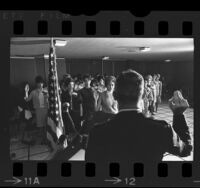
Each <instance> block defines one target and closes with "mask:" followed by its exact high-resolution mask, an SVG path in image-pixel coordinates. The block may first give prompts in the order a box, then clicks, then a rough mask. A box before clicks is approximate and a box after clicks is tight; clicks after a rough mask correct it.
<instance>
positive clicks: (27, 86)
mask: <svg viewBox="0 0 200 188" xmlns="http://www.w3.org/2000/svg"><path fill="white" fill-rule="evenodd" d="M24 89H25V92H26V93H28V92H29V85H28V84H26V85H25V88H24Z"/></svg>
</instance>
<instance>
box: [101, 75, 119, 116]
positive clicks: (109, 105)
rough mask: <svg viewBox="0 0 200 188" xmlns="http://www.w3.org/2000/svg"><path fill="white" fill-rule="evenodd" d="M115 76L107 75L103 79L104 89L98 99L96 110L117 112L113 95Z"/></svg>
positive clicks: (116, 104)
mask: <svg viewBox="0 0 200 188" xmlns="http://www.w3.org/2000/svg"><path fill="white" fill-rule="evenodd" d="M115 81H116V79H115V77H114V76H109V77H107V78H106V80H105V86H106V91H104V92H102V93H101V94H100V96H99V99H98V105H97V108H98V110H102V111H103V112H105V113H111V114H117V113H118V103H117V101H116V100H115V99H114V97H113V92H114V89H115Z"/></svg>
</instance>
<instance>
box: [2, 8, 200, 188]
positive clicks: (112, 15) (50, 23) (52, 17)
mask: <svg viewBox="0 0 200 188" xmlns="http://www.w3.org/2000/svg"><path fill="white" fill-rule="evenodd" d="M199 20H200V12H152V13H150V15H148V16H146V17H141V18H138V17H135V16H133V15H132V14H131V13H130V12H128V11H123V12H120V11H118V12H117V11H116V12H110V11H105V12H103V11H102V12H100V13H98V14H97V15H95V16H71V15H68V14H62V13H60V12H56V11H55V12H44V11H43V12H41V11H36V12H33V11H32V12H24V11H14V12H13V11H8V12H0V23H1V27H2V29H1V32H2V35H5V36H6V37H8V39H9V37H27V36H28V37H30V36H33V37H48V36H57V37H151V38H153V37H167V38H168V37H177V38H181V37H194V38H195V40H194V43H195V51H200V46H199V44H200V39H199V38H198V36H200V22H199ZM2 44H6V45H7V43H6V42H2ZM194 59H195V60H197V59H200V53H195V54H194ZM195 67H196V68H197V69H198V67H197V65H195ZM197 69H196V70H197ZM197 76H198V74H195V80H196V81H197ZM196 85H197V84H196ZM196 100H197V101H196ZM195 101H196V102H197V104H199V103H200V101H199V99H198V98H196V99H195ZM199 113H200V112H199V108H196V107H195V116H194V120H195V121H194V122H197V121H198V114H199ZM194 129H195V130H194V132H195V135H194V137H195V138H194V140H195V148H194V150H195V161H194V162H191V163H190V162H188V163H176V162H173V163H170V162H169V163H159V164H156V165H150V166H154V171H153V172H149V171H148V166H149V165H144V164H142V163H135V164H131V165H130V164H129V166H123V165H120V164H118V163H111V164H108V165H107V166H106V167H105V168H103V170H102V167H101V166H98V164H97V165H96V164H94V163H81V162H75V163H74V162H72V163H68V162H65V163H61V164H59V163H60V162H55V163H53V162H52V163H51V162H35V161H29V162H27V161H24V162H12V161H10V160H9V159H8V164H9V165H6V162H5V163H4V165H3V167H4V168H5V169H6V168H7V169H9V170H8V171H9V172H11V171H12V172H11V173H10V174H12V175H13V176H14V177H19V178H21V177H24V176H26V177H30V176H31V177H33V176H37V177H52V178H53V177H54V175H55V174H56V175H57V176H58V177H64V178H65V179H67V181H68V183H69V182H70V181H71V180H70V179H71V178H74V179H73V180H72V181H71V184H65V185H73V184H77V185H79V184H80V185H83V184H82V183H83V182H84V180H85V179H81V177H83V176H84V177H87V178H89V179H87V180H89V181H90V182H91V184H92V183H93V185H94V183H95V182H94V181H92V179H94V178H99V177H101V176H102V175H104V174H105V173H107V175H108V176H110V177H119V178H121V176H125V175H124V171H126V170H125V168H126V169H129V173H128V174H129V177H132V176H133V177H135V178H137V181H138V178H140V179H141V180H143V179H144V178H146V177H148V178H149V179H148V181H147V182H148V185H151V184H152V185H155V184H157V182H155V181H159V180H160V179H161V180H162V183H163V184H162V183H160V185H167V184H168V185H172V184H171V183H170V181H169V182H167V181H168V180H169V179H170V180H173V181H174V183H175V184H177V185H178V184H179V185H180V184H181V183H182V184H181V185H184V186H187V185H191V183H196V185H199V184H200V177H199V173H196V172H199V164H198V161H197V160H199V159H200V152H196V148H199V147H198V146H199V144H200V143H198V142H196V139H197V140H198V138H199V136H198V135H199V132H198V131H199V130H198V127H197V126H194ZM8 147H9V146H8ZM8 155H9V154H8ZM199 161H200V160H199ZM9 167H10V168H9ZM54 167H57V168H56V169H57V170H55V168H54ZM150 169H152V168H150ZM104 172H105V173H104ZM6 173H7V171H6ZM6 173H5V174H6ZM80 173H81V174H82V176H80V178H77V177H78V175H79V174H80ZM99 174H100V176H99ZM107 175H105V176H107ZM174 175H175V176H174ZM57 176H56V178H57ZM172 176H174V177H172ZM127 177H128V175H127ZM151 177H157V178H158V179H155V181H150V179H151V180H152V178H151ZM163 178H164V179H166V180H163ZM77 179H79V180H77ZM57 180H63V179H57ZM69 180H70V181H69ZM187 180H190V181H187ZM45 181H46V183H45V184H48V181H49V182H50V183H55V182H56V180H54V179H51V178H50V179H46V180H45ZM102 181H103V180H102V179H100V182H101V183H102ZM74 182H76V183H74ZM147 182H145V181H144V182H143V184H144V185H147ZM178 182H179V183H178ZM57 184H58V185H59V184H60V183H57ZM57 184H56V183H55V185H57ZM89 184H90V183H89ZM29 185H30V184H29ZM106 185H108V184H106ZM139 185H142V182H140V184H139ZM173 185H174V184H173Z"/></svg>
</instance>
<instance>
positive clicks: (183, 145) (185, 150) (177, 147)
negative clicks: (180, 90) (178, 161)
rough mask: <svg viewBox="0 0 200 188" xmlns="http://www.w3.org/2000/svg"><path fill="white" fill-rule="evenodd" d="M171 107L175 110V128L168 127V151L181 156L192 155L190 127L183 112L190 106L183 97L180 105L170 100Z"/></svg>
mask: <svg viewBox="0 0 200 188" xmlns="http://www.w3.org/2000/svg"><path fill="white" fill-rule="evenodd" d="M169 106H170V109H171V110H172V112H173V126H172V127H173V128H172V127H171V128H169V129H168V131H167V132H168V133H167V134H168V136H167V137H168V138H166V140H168V142H167V143H168V147H167V148H168V152H169V153H172V154H174V155H179V156H181V157H186V156H188V155H190V153H191V151H192V145H191V137H190V132H189V127H188V126H187V123H186V120H185V117H184V114H183V112H184V111H185V110H186V109H187V107H188V106H189V105H188V103H187V100H185V99H183V100H181V102H180V105H176V104H175V103H173V101H172V100H170V101H169Z"/></svg>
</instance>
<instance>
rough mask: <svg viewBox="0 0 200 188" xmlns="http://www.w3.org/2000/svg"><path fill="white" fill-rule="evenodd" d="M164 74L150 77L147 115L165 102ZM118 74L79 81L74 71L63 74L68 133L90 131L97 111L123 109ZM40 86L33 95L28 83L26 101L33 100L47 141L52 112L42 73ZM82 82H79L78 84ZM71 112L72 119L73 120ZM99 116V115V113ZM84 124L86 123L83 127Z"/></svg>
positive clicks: (145, 98)
mask: <svg viewBox="0 0 200 188" xmlns="http://www.w3.org/2000/svg"><path fill="white" fill-rule="evenodd" d="M159 79H160V75H159V74H154V75H153V77H152V76H151V75H148V76H146V79H145V84H144V94H143V97H142V99H143V100H142V111H143V113H144V114H145V115H149V113H151V115H155V113H156V112H157V110H158V104H159V103H160V102H161V96H162V82H161V81H160V80H159ZM115 82H116V78H115V77H114V76H106V77H105V78H104V77H103V76H101V75H97V76H96V77H92V76H91V75H89V74H87V75H84V76H83V78H82V82H81V84H80V82H78V81H77V80H76V78H72V76H71V75H70V74H66V75H64V76H63V79H62V80H61V82H60V85H59V88H60V99H61V104H62V116H63V121H64V124H65V130H66V132H67V133H68V132H73V131H74V130H73V129H76V131H78V132H79V131H82V132H83V133H85V132H86V133H88V132H89V130H90V128H88V127H87V124H88V122H90V121H91V120H92V119H94V116H95V114H96V112H103V113H104V114H110V115H114V114H117V113H118V111H119V107H118V102H117V100H116V99H115V96H114V95H115ZM35 83H36V88H35V89H34V90H32V91H31V92H30V94H29V85H28V84H27V85H26V86H25V97H24V99H25V101H27V102H28V101H31V100H32V102H33V107H34V110H35V115H36V124H37V127H38V128H39V130H40V135H41V136H42V138H44V139H43V141H45V138H46V123H47V113H48V92H47V91H48V90H47V88H44V80H43V79H42V77H41V76H37V77H36V79H35ZM77 83H79V84H77ZM69 115H70V118H71V120H72V121H71V122H73V126H71V125H70V124H71V122H69ZM98 115H99V114H98ZM83 125H84V126H83Z"/></svg>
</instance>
